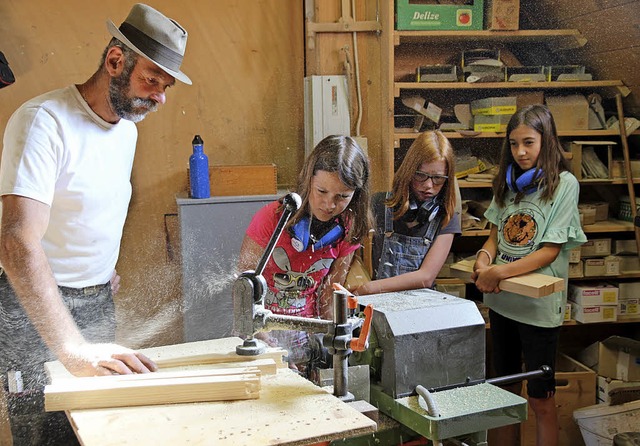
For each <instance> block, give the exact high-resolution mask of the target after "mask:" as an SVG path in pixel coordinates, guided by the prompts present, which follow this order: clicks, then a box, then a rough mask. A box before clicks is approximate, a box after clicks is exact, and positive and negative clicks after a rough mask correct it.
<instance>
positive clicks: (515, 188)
mask: <svg viewBox="0 0 640 446" xmlns="http://www.w3.org/2000/svg"><path fill="white" fill-rule="evenodd" d="M536 169H537V171H536ZM516 175H517V174H516V166H515V164H513V163H512V164H509V166H508V167H507V187H508V188H509V190H510V191H512V192H515V193H518V192H522V193H524V194H525V195H529V194H532V193H534V192H535V191H537V190H538V183H540V180H541V179H542V177H543V176H544V172H543V171H542V169H539V168H536V167H532V168H531V169H529V170H526V171H524V172H522V174H520V176H518V177H517V178H516Z"/></svg>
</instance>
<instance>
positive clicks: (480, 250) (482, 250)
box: [476, 248, 493, 265]
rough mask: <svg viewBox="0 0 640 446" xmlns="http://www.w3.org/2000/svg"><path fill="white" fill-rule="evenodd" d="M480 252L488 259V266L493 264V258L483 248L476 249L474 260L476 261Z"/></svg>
mask: <svg viewBox="0 0 640 446" xmlns="http://www.w3.org/2000/svg"><path fill="white" fill-rule="evenodd" d="M481 252H484V253H485V254H486V255H487V257H489V265H491V264H493V257H492V256H491V253H490V252H489V251H487V250H486V249H484V248H481V249H478V252H476V260H477V259H478V254H480V253H481Z"/></svg>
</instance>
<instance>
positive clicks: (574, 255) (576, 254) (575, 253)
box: [569, 246, 580, 263]
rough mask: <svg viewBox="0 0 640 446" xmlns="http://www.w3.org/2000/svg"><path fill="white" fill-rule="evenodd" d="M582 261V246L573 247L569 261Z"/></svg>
mask: <svg viewBox="0 0 640 446" xmlns="http://www.w3.org/2000/svg"><path fill="white" fill-rule="evenodd" d="M579 261H580V247H579V246H578V247H577V248H573V249H572V250H571V251H569V263H578V262H579Z"/></svg>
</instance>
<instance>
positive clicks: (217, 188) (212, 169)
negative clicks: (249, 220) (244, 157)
mask: <svg viewBox="0 0 640 446" xmlns="http://www.w3.org/2000/svg"><path fill="white" fill-rule="evenodd" d="M188 175H189V171H188V169H187V178H188ZM277 177H278V174H277V168H276V165H275V164H264V165H250V166H209V184H210V186H211V196H212V197H214V196H238V195H275V194H277V193H278V186H277ZM187 184H188V182H187Z"/></svg>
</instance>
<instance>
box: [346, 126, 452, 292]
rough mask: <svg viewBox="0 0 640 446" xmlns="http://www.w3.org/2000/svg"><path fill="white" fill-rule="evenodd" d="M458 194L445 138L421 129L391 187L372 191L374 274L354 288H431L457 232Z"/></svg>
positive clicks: (364, 289) (385, 289)
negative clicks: (380, 190) (389, 190)
mask: <svg viewBox="0 0 640 446" xmlns="http://www.w3.org/2000/svg"><path fill="white" fill-rule="evenodd" d="M459 203H460V194H459V191H458V188H457V184H456V182H455V161H454V157H453V149H452V147H451V144H450V143H449V140H448V139H447V138H446V137H445V136H444V135H443V134H442V133H441V132H439V131H429V132H424V133H422V134H421V135H420V136H419V137H418V138H417V139H416V140H415V141H414V142H413V144H412V145H411V147H410V148H409V151H408V152H407V154H406V156H405V157H404V160H403V161H402V164H401V165H400V168H399V169H398V171H397V172H396V174H395V176H394V179H393V188H392V190H391V192H387V193H385V192H382V193H378V194H376V195H374V197H373V199H372V207H373V211H374V215H375V217H376V226H377V228H376V231H375V234H374V236H373V249H372V259H373V272H374V279H375V280H373V281H371V282H368V283H366V284H364V285H361V286H360V287H358V288H357V289H356V290H354V293H355V294H360V295H364V294H375V293H384V292H391V291H401V290H411V289H417V288H431V287H432V286H433V284H434V282H435V279H436V276H437V275H438V272H439V271H440V269H441V268H442V265H443V264H444V262H445V260H446V258H447V255H448V254H449V250H450V248H451V243H452V242H453V237H454V235H455V234H460V232H461V230H460V207H459V206H460V204H459Z"/></svg>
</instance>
